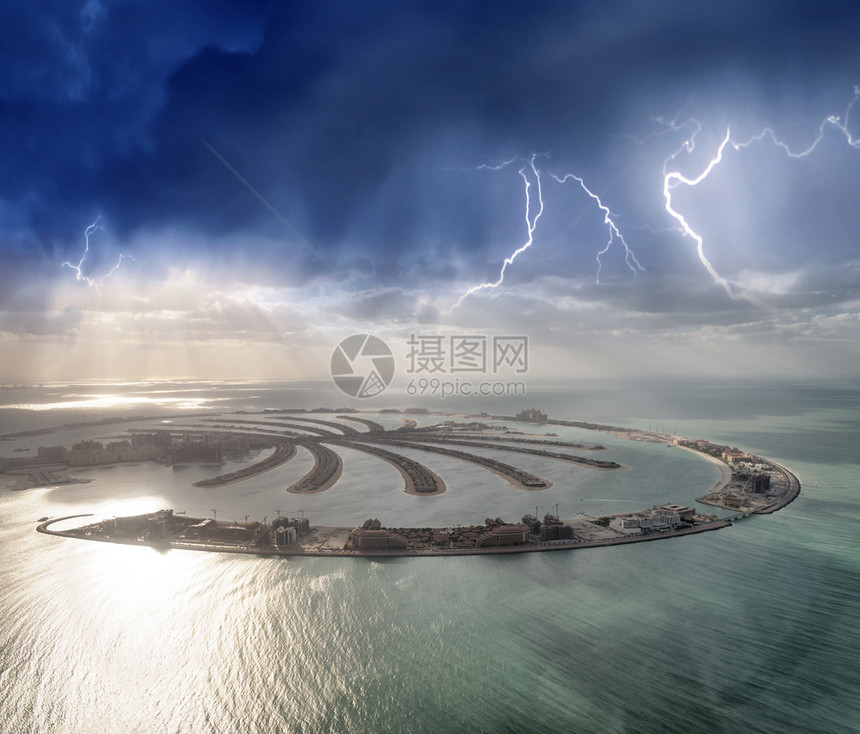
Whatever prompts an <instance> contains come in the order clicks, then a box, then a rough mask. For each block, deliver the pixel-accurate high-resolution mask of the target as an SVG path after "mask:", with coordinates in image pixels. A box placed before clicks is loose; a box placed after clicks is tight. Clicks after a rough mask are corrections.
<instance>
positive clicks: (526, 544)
mask: <svg viewBox="0 0 860 734" xmlns="http://www.w3.org/2000/svg"><path fill="white" fill-rule="evenodd" d="M266 418H267V420H265V421H254V420H248V419H245V418H244V417H241V418H236V419H233V418H232V417H231V418H230V420H229V422H228V423H225V422H224V417H223V416H222V417H219V418H217V419H213V418H210V419H207V422H206V423H205V424H196V425H195V426H193V427H191V428H201V427H205V428H206V429H207V430H209V431H211V430H212V429H215V430H216V431H222V432H223V431H230V432H231V435H236V434H237V432H242V431H244V432H247V434H246V435H247V436H254V437H256V438H257V439H258V440H263V441H267V442H269V445H271V447H272V448H273V449H274V450H273V452H272V453H271V454H270V455H268V456H267V457H266V458H264V459H263V460H262V461H259V462H257V463H255V464H252V465H250V466H248V467H243V468H242V469H240V470H237V471H235V472H229V473H226V474H221V475H217V476H215V477H211V478H209V479H205V480H202V481H200V482H197V483H196V486H200V487H204V488H205V487H212V486H220V485H224V484H230V483H233V482H238V481H242V480H243V479H247V478H249V477H251V476H254V475H256V474H259V473H261V472H263V471H269V470H270V469H273V468H274V467H276V466H279V465H280V464H283V463H285V462H286V461H289V460H291V459H292V458H293V457H294V456H295V455H296V453H297V447H301V448H302V449H304V450H305V451H307V452H309V453H310V454H311V456H312V457H313V459H314V465H313V468H312V469H311V470H310V471H309V472H307V473H306V474H305V475H304V476H303V477H302V478H301V479H299V480H298V481H297V482H295V483H293V484H292V485H290V486H289V487H287V488H286V489H287V491H289V492H291V493H294V494H305V493H316V492H323V491H325V490H326V489H328V488H329V487H331V486H332V485H333V484H334V483H335V482H336V481H337V479H338V478H339V477H340V475H341V472H342V471H343V461H342V459H341V457H340V454H339V452H338V451H337V450H336V449H337V447H343V448H350V449H354V450H359V451H362V452H365V453H368V454H371V455H373V456H374V457H376V458H378V459H380V460H382V461H385V462H387V463H389V464H391V465H393V466H394V467H395V468H397V469H398V471H399V472H400V474H401V476H402V477H403V480H404V490H403V491H405V492H407V493H409V494H413V495H417V496H422V497H428V498H429V497H433V496H438V495H440V494H442V493H443V492H444V491H445V488H446V487H445V482H444V481H443V479H442V478H441V477H440V476H439V475H437V474H436V473H435V472H433V471H432V470H430V469H429V468H428V467H426V466H424V465H423V464H422V463H420V462H419V461H416V460H415V459H413V458H411V457H409V456H406V455H405V454H403V453H399V452H397V451H394V450H389V449H405V450H409V451H411V450H416V451H422V452H430V453H438V454H444V455H447V456H448V457H451V458H454V459H458V460H462V461H467V462H470V463H472V464H475V465H477V466H480V467H482V468H484V469H486V470H488V471H491V472H493V473H496V474H498V475H499V476H502V477H504V478H505V479H506V480H507V481H508V483H509V484H511V485H512V486H514V487H516V488H518V489H526V490H530V491H540V490H542V489H545V488H547V487H549V486H551V484H550V483H549V482H548V481H547V480H545V479H542V478H541V477H539V476H537V475H536V474H533V473H532V472H526V471H524V470H523V469H520V468H519V467H517V466H514V465H513V464H508V463H506V462H502V461H499V460H498V459H496V458H494V457H490V456H486V455H483V454H478V453H473V452H472V451H464V450H462V449H465V448H468V449H478V450H491V451H502V452H508V453H513V454H523V455H528V456H539V457H542V458H545V459H549V460H552V461H559V462H567V463H573V464H576V465H579V466H581V467H584V468H591V469H597V470H621V469H627V468H629V467H625V466H623V465H621V464H618V463H616V462H613V461H607V460H603V459H594V458H591V457H583V456H579V455H577V454H573V453H568V451H570V450H579V451H583V450H584V451H592V452H597V451H605V450H606V448H605V447H604V446H602V445H594V446H585V445H583V444H579V443H574V442H569V441H563V440H559V439H557V438H547V439H541V438H526V437H524V436H523V435H522V431H520V430H518V429H514V430H510V429H508V427H507V426H499V425H495V424H493V425H488V424H485V423H478V422H472V423H457V422H454V421H443V422H441V423H439V424H436V425H433V426H428V427H425V428H420V429H419V428H417V427H416V426H415V425H414V423H412V424H410V425H407V426H404V427H402V428H399V429H393V430H390V429H386V428H384V427H383V426H382V425H381V424H379V423H376V422H375V421H371V420H368V419H364V418H358V417H352V416H337V418H338V419H341V420H350V421H354V422H357V423H359V424H361V425H362V426H363V427H364V429H365V430H363V431H359V430H357V429H355V428H354V427H352V426H348V425H345V424H341V423H338V422H335V421H323V420H317V419H309V418H297V417H295V416H292V415H289V416H284V417H283V419H282V418H281V417H280V416H278V417H273V416H271V415H267V416H266ZM492 418H493V419H494V420H497V421H504V422H510V423H519V424H520V425H522V424H523V423H524V422H527V423H532V424H534V423H537V424H538V425H541V426H547V425H556V426H563V427H572V428H577V429H585V430H589V431H601V432H606V433H611V434H613V435H616V436H618V437H621V438H625V439H629V440H634V441H637V440H638V441H649V442H654V443H662V444H665V445H667V446H677V447H680V448H682V449H685V450H689V451H694V452H696V453H699V454H701V455H703V456H705V457H706V458H708V459H709V460H711V461H713V462H714V463H718V464H719V465H720V467H721V475H720V479H719V481H718V482H717V483H716V484H715V485H714V487H712V488H711V489H710V491H709V492H708V494H707V495H705V497H703V498H701V499H700V500H699V502H702V503H704V504H712V505H716V506H719V507H723V508H727V509H732V510H734V511H735V512H734V514H732V515H731V516H729V517H725V518H721V519H718V518H717V517H715V516H714V515H712V514H700V513H698V512H696V511H695V510H694V508H691V507H683V506H680V505H675V504H666V505H662V506H659V507H657V506H655V507H653V508H650V509H646V510H641V511H638V512H632V513H621V514H618V515H606V516H602V517H586V516H578V517H575V518H570V519H560V518H559V517H557V516H555V515H552V514H549V513H548V514H547V515H545V516H544V518H543V521H541V520H539V519H538V518H536V517H533V516H531V515H526V516H524V517H523V518H521V520H520V521H519V522H513V523H511V522H505V521H503V520H501V519H500V518H495V519H492V518H487V520H486V521H485V522H484V523H483V524H480V525H471V526H469V527H466V528H463V527H460V526H456V527H447V528H404V527H388V526H385V525H383V524H382V523H381V522H380V521H379V520H376V519H369V520H367V521H366V522H365V523H364V524H363V525H362V526H361V527H355V528H349V527H331V526H313V527H312V526H311V525H310V521H309V520H308V519H307V518H301V519H300V520H299V519H296V518H286V517H279V518H276V520H275V521H274V522H272V523H266V524H264V523H258V522H251V523H247V522H246V523H244V524H239V523H235V522H234V523H232V524H231V523H226V522H223V521H222V522H220V523H219V522H216V521H215V520H214V519H211V520H207V519H202V518H188V517H187V516H180V515H174V514H173V512H172V510H160V511H158V512H156V513H150V514H148V515H139V516H133V517H125V518H112V519H111V520H103V521H100V522H96V523H93V524H89V525H85V526H82V527H77V528H72V529H64V530H55V529H53V528H52V525H54V524H56V523H57V522H59V520H61V519H62V520H69V519H71V517H65V518H56V519H52V520H48V521H46V522H42V523H40V524H39V526H38V527H37V530H38V531H39V532H40V533H45V534H48V535H56V536H62V537H69V538H79V539H88V540H96V541H102V542H112V543H124V544H131V545H148V546H152V547H155V548H158V549H167V548H176V549H186V550H203V551H213V552H234V553H252V554H257V555H278V556H303V555H330V556H332V555H333V556H352V557H354V556H368V557H376V556H429V555H432V556H447V555H464V554H466V555H468V554H499V553H501V554H508V553H524V552H539V551H552V550H572V549H577V548H590V547H600V546H606V545H619V544H628V543H635V542H646V541H651V540H659V539H666V538H671V537H681V536H685V535H691V534H696V533H700V532H706V531H710V530H716V529H720V528H725V527H729V526H730V525H731V524H732V522H733V521H734V520H736V519H738V518H740V517H745V516H747V515H750V514H769V513H772V512H775V511H776V510H779V509H781V508H782V507H785V506H786V505H787V504H789V503H790V502H791V501H793V500H794V499H795V498H796V497H797V496H798V494H799V492H800V482H799V480H798V479H797V477H796V476H795V475H794V474H792V473H791V472H790V471H789V470H788V469H786V468H785V467H783V466H780V465H779V464H776V463H775V462H773V461H770V460H767V459H764V458H762V457H758V456H754V455H751V454H748V453H746V452H743V451H741V450H739V449H736V448H732V447H728V446H722V445H719V444H715V443H712V442H709V441H705V440H693V439H685V438H681V437H678V436H669V435H666V434H660V433H653V432H650V431H647V432H646V431H639V430H636V429H631V428H624V427H618V426H608V425H601V424H595V423H587V422H581V421H566V420H555V419H545V420H541V421H537V422H534V421H522V420H521V419H519V418H518V417H512V416H493V417H492ZM215 421H218V425H217V426H215V425H213V423H215ZM308 424H312V425H308ZM257 426H260V427H259V428H257ZM297 429H298V432H297ZM183 430H188V427H185V428H184V429H183ZM301 431H307V432H305V433H302V432H301ZM517 434H519V435H517ZM550 436H554V434H550ZM324 444H329V445H330V446H333V447H334V448H330V447H329V446H326V445H324ZM550 448H551V449H552V450H549V449H550ZM558 449H565V450H566V451H559V450H558ZM75 517H78V516H75Z"/></svg>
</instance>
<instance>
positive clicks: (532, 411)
mask: <svg viewBox="0 0 860 734" xmlns="http://www.w3.org/2000/svg"><path fill="white" fill-rule="evenodd" d="M514 418H516V419H517V420H518V421H537V422H543V421H545V420H546V419H547V415H546V413H541V411H539V410H538V409H537V408H526V409H525V410H521V411H520V412H519V413H517V414H516V415H515V416H514Z"/></svg>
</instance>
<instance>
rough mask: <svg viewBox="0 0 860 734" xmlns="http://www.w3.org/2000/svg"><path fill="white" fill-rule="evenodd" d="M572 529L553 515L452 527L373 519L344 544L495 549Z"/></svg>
mask: <svg viewBox="0 0 860 734" xmlns="http://www.w3.org/2000/svg"><path fill="white" fill-rule="evenodd" d="M572 539H573V528H572V527H570V526H569V525H565V524H564V523H562V522H561V521H560V520H559V519H558V518H557V517H555V516H554V515H546V516H545V517H544V522H543V523H541V522H540V521H537V520H535V518H534V517H532V516H531V515H526V516H525V517H524V518H523V520H522V522H519V523H514V524H511V523H506V522H505V521H504V520H501V519H500V518H495V519H492V518H489V517H488V518H487V519H486V520H485V521H484V524H483V525H470V526H469V527H456V528H394V529H390V528H384V527H382V524H381V523H380V522H379V520H377V519H370V520H367V521H366V522H365V523H364V524H363V525H362V526H361V527H359V528H354V529H353V530H352V531H350V534H349V542H348V547H350V548H354V549H356V550H403V549H409V548H412V549H415V550H419V549H426V548H427V547H434V546H435V547H437V548H460V549H464V548H499V547H506V546H516V545H525V544H527V543H533V542H535V541H537V540H541V541H549V540H572Z"/></svg>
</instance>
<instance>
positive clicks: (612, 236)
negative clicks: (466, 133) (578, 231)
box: [448, 155, 645, 314]
mask: <svg viewBox="0 0 860 734" xmlns="http://www.w3.org/2000/svg"><path fill="white" fill-rule="evenodd" d="M536 157H537V156H536V155H533V156H532V157H531V158H529V159H528V161H526V163H525V165H523V167H522V168H520V170H519V174H520V176H521V177H522V179H523V181H524V183H525V197H526V212H525V219H526V229H527V232H528V236H527V239H526V241H525V242H524V243H523V244H522V245H521V246H520V247H519V248H517V249H516V250H514V252H513V253H511V254H510V255H509V256H508V257H507V258H505V260H504V262H503V263H502V267H501V270H500V271H499V277H498V278H497V279H496V280H495V281H493V282H487V283H480V284H479V285H475V286H472V287H471V288H469V289H468V290H467V291H466V292H465V293H463V294H462V295H461V296H460V298H459V299H458V300H457V302H456V303H455V304H454V305H453V306H452V307H451V308H450V310H449V311H448V313H449V314H450V313H451V312H453V311H454V310H455V309H457V308H458V307H459V306H460V305H462V303H463V301H465V300H466V299H467V298H468V297H469V296H470V295H472V294H473V293H476V292H478V291H480V290H485V289H488V288H498V287H499V286H501V285H502V283H504V280H505V272H506V270H507V269H508V266H509V265H512V264H513V262H514V260H516V258H517V257H518V256H519V255H520V254H522V253H523V252H525V251H526V250H527V249H528V248H529V247H531V246H532V244H533V243H534V232H535V228H536V227H537V223H538V220H539V219H540V216H541V214H543V211H544V202H543V191H542V188H541V187H542V182H541V171H540V169H539V168H538V167H537V166H536V164H535V159H536ZM517 160H522V159H521V158H513V159H511V160H509V161H506V162H505V163H501V164H498V165H495V166H490V165H486V164H485V165H482V166H479V167H478V168H479V169H487V170H491V171H498V170H500V169H502V168H504V167H506V166H509V165H510V164H511V163H513V162H514V161H517ZM526 169H529V170H531V173H532V176H533V177H534V181H535V186H536V187H537V200H538V205H537V206H538V211H537V213H536V214H534V215H532V200H531V195H530V189H531V186H532V183H531V181H529V178H528V176H527V174H526ZM549 175H550V176H551V177H552V178H553V179H555V180H556V181H557V182H558V183H561V184H564V183H566V182H567V181H569V180H570V179H573V180H575V181H576V182H577V183H578V184H579V185H580V187H581V188H582V190H583V191H584V192H585V193H586V194H587V195H588V196H589V197H590V198H591V199H592V201H593V202H595V203H596V204H597V206H598V207H599V208H600V210H601V211H602V212H603V221H604V223H605V224H606V226H607V229H608V230H609V239H608V240H607V242H606V245H605V246H604V247H603V248H602V249H601V250H599V251H598V253H597V255H596V256H595V260H596V261H597V272H596V274H595V281H596V282H598V283H599V282H600V272H601V269H602V267H603V262H602V261H601V257H602V256H603V255H605V254H606V253H607V252H608V251H609V249H610V248H611V247H612V245H613V244H614V243H615V242H620V243H621V244H622V246H623V247H624V253H625V254H624V260H625V262H626V264H627V267H628V268H630V270H631V271H632V272H633V274H634V275H635V274H636V273H637V271H640V270H641V271H644V270H645V268H643V267H642V265H641V264H640V263H639V261H638V260H637V259H636V255H635V254H634V252H633V250H632V249H631V248H630V246H629V245H628V244H627V241H626V240H625V239H624V235H622V233H621V231H620V230H619V229H618V227H617V226H616V224H615V222H614V221H613V219H612V212H611V211H610V209H609V207H608V206H606V205H605V204H604V203H603V201H601V198H600V196H599V195H598V194H595V193H594V192H593V191H592V190H591V189H589V188H588V186H587V185H586V183H585V180H584V179H582V178H580V177H579V176H577V175H575V174H573V173H569V174H567V175H565V176H564V177H560V176H557V175H556V174H554V173H550V174H549ZM588 208H590V207H588ZM588 208H587V209H586V210H585V211H583V212H582V213H580V214H579V215H577V217H576V218H575V219H574V220H573V221H572V222H570V224H568V226H567V227H566V228H565V229H564V230H563V232H562V233H561V234H564V233H565V232H567V231H568V230H569V229H570V228H571V227H572V226H573V225H574V224H576V222H578V221H579V219H580V218H581V217H582V216H583V215H584V214H585V212H586V211H588ZM560 236H561V235H559V237H560ZM557 240H558V237H557V238H556V241H557Z"/></svg>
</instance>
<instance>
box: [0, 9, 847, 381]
mask: <svg viewBox="0 0 860 734" xmlns="http://www.w3.org/2000/svg"><path fill="white" fill-rule="evenodd" d="M0 48H2V49H3V52H2V53H3V61H4V63H3V64H2V65H0V127H2V134H0V151H2V168H0V348H2V352H0V353H2V360H0V381H3V382H6V383H7V384H8V383H32V382H37V381H51V380H75V379H94V378H112V379H129V378H178V377H195V378H203V377H205V378H224V379H249V380H251V379H260V378H271V379H285V380H291V379H295V380H300V379H309V378H315V377H318V378H327V377H328V373H329V369H330V368H329V364H330V359H331V355H332V352H333V350H334V349H335V347H336V345H337V344H338V342H339V341H340V340H341V339H343V338H345V337H347V336H349V335H351V334H356V333H367V334H373V335H376V336H378V337H380V338H381V339H382V340H383V341H385V342H386V343H387V344H389V345H390V347H391V349H392V352H393V353H394V355H395V358H396V360H398V367H397V370H398V376H399V379H405V377H404V371H405V367H404V366H403V356H404V355H405V353H406V352H405V350H406V346H405V345H406V343H407V341H408V340H409V339H410V337H411V336H414V335H421V336H425V335H442V336H445V337H446V338H450V337H451V336H485V337H486V338H487V339H492V338H493V337H494V336H512V335H517V336H527V337H528V340H529V342H528V343H529V350H530V351H529V360H530V361H529V377H530V378H531V379H543V378H557V379H564V378H578V377H582V378H593V377H606V378H612V379H626V378H632V377H636V376H642V375H645V376H649V375H658V376H670V377H671V376H691V375H702V376H706V377H708V376H730V377H733V376H755V377H788V378H807V377H826V378H830V377H833V378H843V377H852V376H856V374H857V367H856V365H857V364H858V359H860V338H858V337H860V242H858V234H857V233H858V231H860V206H858V193H857V192H858V191H860V99H858V98H860V6H858V5H857V4H856V3H849V2H832V3H820V2H784V1H782V0H772V1H771V0H744V1H743V2H739V1H736V0H728V1H727V2H723V3H711V2H708V3H705V2H697V1H690V0H686V1H684V2H678V1H676V0H652V1H651V2H648V3H642V2H633V1H631V0H627V1H625V0H601V1H600V2H581V1H577V2H570V0H566V1H565V2H557V3H555V2H544V3H534V2H504V1H499V2H493V3H486V2H484V3H478V2H465V1H462V0H458V1H457V2H447V1H445V0H433V1H432V2H430V1H427V2H423V1H419V2H416V1H410V0H398V2H364V3H355V2H325V1H323V2H320V1H315V2H303V1H301V0H296V1H292V2H289V3H274V2H253V1H249V0H243V1H242V2H229V1H227V0H213V1H212V2H208V3H202V2H189V1H188V0H172V1H171V2H170V3H167V2H161V1H160V0H152V1H151V2H147V3H133V2H109V1H108V0H85V1H81V0H78V1H75V0H69V1H67V2H62V3H60V2H55V3H9V2H6V3H3V7H2V9H0ZM589 192H590V193H589ZM517 251H519V252H518V254H516V256H515V257H512V258H511V261H510V263H509V264H508V265H507V266H505V269H504V273H503V277H500V274H501V270H502V268H503V264H504V262H505V258H510V257H511V256H512V255H513V254H514V253H516V252H517ZM499 281H501V282H499ZM496 283H498V284H497V285H495V286H494V287H493V286H490V285H488V284H496ZM481 284H487V285H486V287H483V288H480V287H479V288H477V290H472V289H474V288H476V287H477V286H481Z"/></svg>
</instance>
